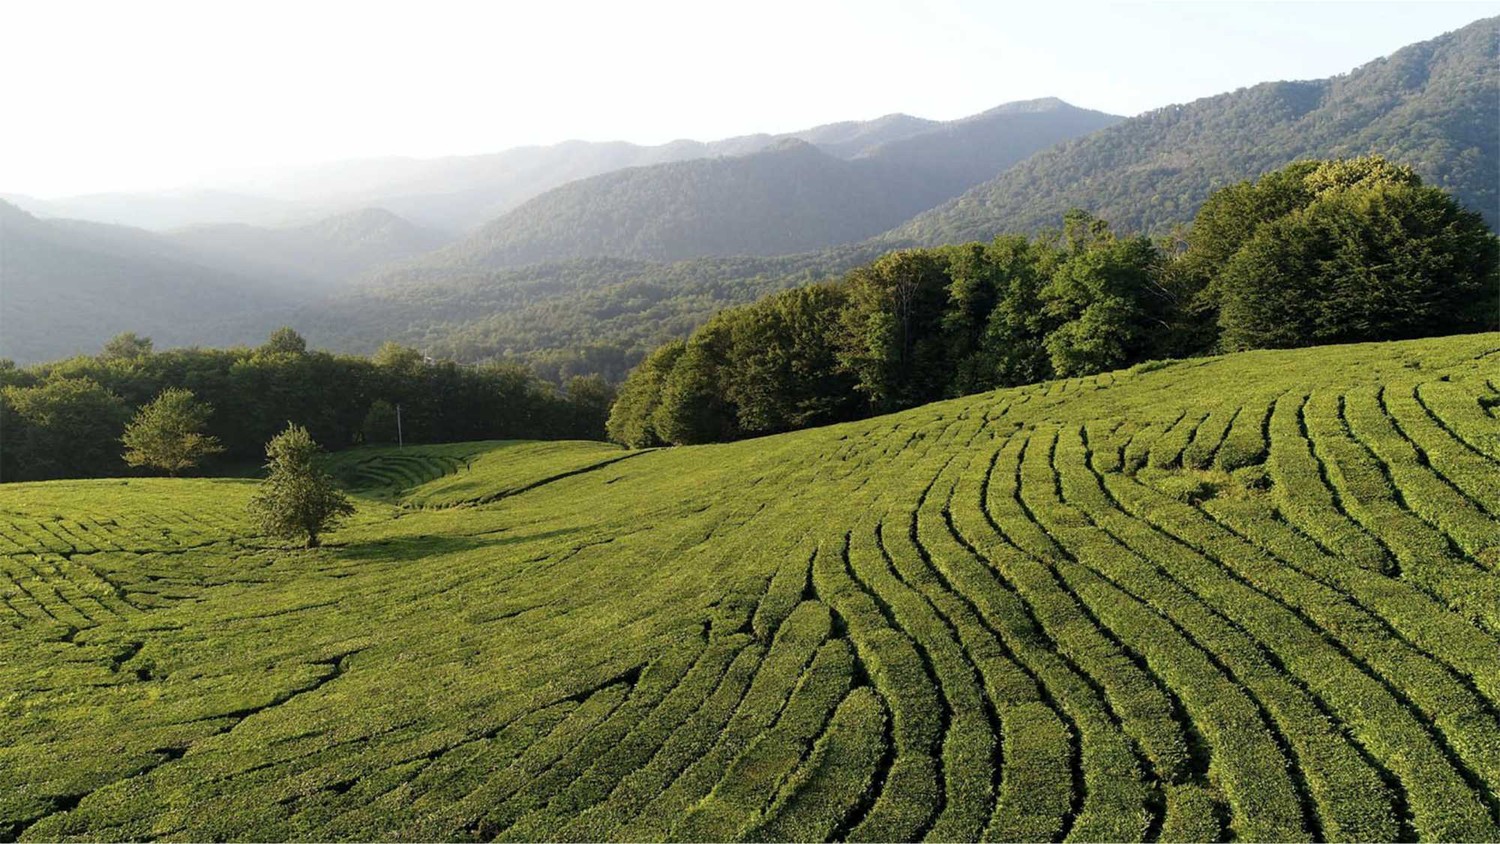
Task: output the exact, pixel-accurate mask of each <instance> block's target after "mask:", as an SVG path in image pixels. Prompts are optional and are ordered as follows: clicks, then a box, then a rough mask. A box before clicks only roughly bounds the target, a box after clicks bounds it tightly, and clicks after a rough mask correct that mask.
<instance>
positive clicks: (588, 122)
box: [0, 0, 1500, 198]
mask: <svg viewBox="0 0 1500 844" xmlns="http://www.w3.org/2000/svg"><path fill="white" fill-rule="evenodd" d="M1495 14H1500V0H1492V1H1491V2H1471V3H1436V2H1422V3H1208V2H1199V3H1115V4H1098V5H1091V4H1085V3H1082V2H1078V0H1047V1H1046V2H1028V3H1021V2H999V0H991V2H984V0H973V2H960V0H934V2H925V3H919V2H904V3H898V2H888V1H887V0H844V1H843V2H833V1H832V0H829V1H828V2H819V0H750V2H738V3H729V2H718V0H684V2H655V0H630V2H622V1H621V0H612V2H597V3H595V2H568V1H567V0H540V1H538V0H532V2H526V3H522V2H498V0H492V1H491V2H456V1H454V2H448V1H447V0H407V2H401V3H396V2H388V1H387V0H349V1H348V2H344V1H343V0H296V2H279V0H255V2H246V3H237V4H231V3H229V2H218V1H217V0H192V1H191V2H164V1H161V0H128V2H121V1H120V0H108V1H107V2H79V1H78V0H14V2H11V1H9V0H5V1H4V2H0V79H3V80H4V89H3V90H4V94H3V97H0V116H3V122H0V192H6V193H27V194H32V195H35V196H39V197H44V198H48V197H56V196H63V195H69V194H76V193H88V192H96V191H114V190H137V189H149V188H165V187H174V186H182V185H188V184H201V183H206V182H211V181H213V180H215V179H225V178H228V177H230V176H233V175H234V174H236V173H243V172H246V171H248V170H254V169H259V168H265V167H274V166H280V165H289V164H298V163H311V162H318V161H330V160H337V159H349V158H366V157H376V156H386V155H409V156H422V157H428V156H438V155H446V154H467V153H481V152H494V151H498V150H501V149H504V148H506V147H511V146H516V145H520V144H532V143H554V142H557V141H561V140H566V139H569V138H582V139H585V140H629V141H635V142H638V143H660V142H664V141H668V140H671V139H674V138H682V137H689V138H696V139H700V140H711V139H714V138H721V137H726V136H730V135H736V134H744V133H749V132H756V131H772V132H774V131H786V130H793V129H800V128H804V127H807V126H811V125H815V124H818V123H826V122H830V121H834V120H843V119H856V118H870V117H876V116H879V115H882V114H887V113H890V112H895V111H904V112H907V113H910V114H916V115H920V116H923V117H932V118H942V119H946V118H954V117H959V116H963V115H966V114H971V113H974V112H978V111H982V110H984V109H986V108H989V107H991V106H994V105H997V104H999V103H1002V102H1007V101H1010V100H1018V99H1028V98H1032V97H1042V96H1058V97H1062V98H1063V99H1065V100H1068V101H1069V102H1072V103H1074V104H1075V105H1080V106H1085V107H1089V108H1097V109H1101V110H1104V111H1110V112H1115V113H1119V114H1127V115H1128V114H1136V113H1139V112H1141V111H1145V110H1148V109H1151V108H1155V107H1158V106H1163V105H1167V104H1170V103H1176V102H1185V101H1189V100H1193V99H1196V98H1198V97H1203V96H1209V95H1212V94H1217V93H1221V92H1224V91H1228V90H1232V89H1234V88H1238V87H1243V86H1246V85H1252V84H1255V83H1257V82H1262V81H1266V80H1271V79H1308V78H1316V77H1323V76H1330V75H1333V74H1336V73H1341V72H1344V71H1347V70H1350V69H1352V68H1353V67H1355V66H1356V65H1359V64H1362V63H1363V62H1365V61H1368V60H1370V59H1373V58H1375V57H1377V56H1381V55H1386V54H1389V53H1390V52H1392V51H1394V50H1396V49H1397V48H1399V47H1401V46H1403V45H1405V44H1409V43H1412V42H1415V41H1421V40H1424V39H1427V38H1431V37H1433V36H1435V35H1438V34H1440V33H1443V32H1446V31H1449V30H1452V29H1456V28H1458V27H1460V26H1463V25H1464V24H1467V23H1469V22H1471V21H1474V20H1476V19H1478V18H1481V17H1485V16H1489V15H1495Z"/></svg>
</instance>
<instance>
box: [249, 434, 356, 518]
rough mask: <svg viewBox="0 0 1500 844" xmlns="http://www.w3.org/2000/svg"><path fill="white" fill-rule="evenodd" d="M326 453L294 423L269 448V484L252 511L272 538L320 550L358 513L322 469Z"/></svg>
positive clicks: (254, 498)
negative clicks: (331, 534) (319, 458)
mask: <svg viewBox="0 0 1500 844" xmlns="http://www.w3.org/2000/svg"><path fill="white" fill-rule="evenodd" d="M320 451H322V449H320V448H319V447H318V444H317V443H316V442H314V441H313V438H312V435H311V434H309V433H308V432H307V429H306V428H304V427H302V426H300V425H293V424H292V423H290V422H288V423H287V427H286V430H284V431H282V432H281V433H279V434H277V435H276V436H275V437H273V438H272V439H271V441H270V442H269V443H267V444H266V457H267V458H268V462H267V463H266V470H267V474H266V478H265V480H263V481H261V484H260V489H258V490H257V491H256V493H255V495H254V496H252V497H251V499H250V505H249V506H250V513H251V515H252V516H254V517H255V520H256V523H257V524H258V525H259V526H260V529H261V530H262V531H264V532H265V533H266V534H268V535H270V536H274V537H278V538H281V539H300V540H302V541H303V543H304V545H305V546H306V547H308V548H316V547H318V545H319V544H320V543H321V541H322V540H321V537H322V534H323V533H324V532H326V531H328V530H330V529H331V528H333V527H334V526H335V525H337V524H338V523H339V522H340V521H342V520H343V519H344V518H346V517H347V516H349V515H350V514H352V513H353V512H354V505H353V503H351V502H350V501H349V499H348V497H347V496H345V495H344V494H343V493H342V492H340V491H339V488H338V486H337V485H336V484H335V483H334V481H333V478H332V477H331V476H330V475H329V474H328V473H327V472H324V471H322V470H321V469H319V468H318V466H317V463H316V462H315V461H316V458H317V456H318V453H319V452H320Z"/></svg>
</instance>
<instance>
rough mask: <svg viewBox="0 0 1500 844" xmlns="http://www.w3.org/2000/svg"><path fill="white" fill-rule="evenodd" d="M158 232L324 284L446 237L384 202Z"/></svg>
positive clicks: (232, 261)
mask: <svg viewBox="0 0 1500 844" xmlns="http://www.w3.org/2000/svg"><path fill="white" fill-rule="evenodd" d="M162 236H163V237H164V238H166V239H168V240H170V241H171V242H172V243H175V244H177V245H178V246H181V247H182V248H183V249H185V250H187V251H188V252H190V253H192V254H193V255H194V256H196V257H198V258H200V259H201V260H203V261H204V262H205V263H209V264H211V265H214V266H222V267H226V268H233V269H235V270H236V271H238V272H242V273H247V274H253V275H255V276H256V277H259V278H266V279H272V280H276V281H282V282H294V283H298V284H310V285H313V286H315V287H320V288H325V289H331V288H334V287H337V286H339V285H340V284H342V283H345V282H348V281H351V280H354V279H356V278H358V277H360V276H362V275H363V274H365V273H367V272H369V271H371V270H373V269H375V268H376V267H380V266H384V265H386V264H390V263H393V262H397V261H402V260H405V259H408V258H411V257H414V256H416V255H420V254H422V253H425V252H430V251H432V250H434V249H437V248H438V247H440V246H442V245H443V244H444V243H446V242H447V241H448V238H447V237H445V236H444V235H442V234H440V233H438V232H436V231H432V230H430V229H424V228H422V227H420V226H417V225H414V224H412V223H411V222H409V221H407V220H405V219H402V218H401V217H399V216H397V215H395V214H393V213H391V212H390V211H387V210H386V209H384V208H362V209H360V210H358V211H350V212H348V213H344V214H338V215H335V216H332V217H327V218H325V219H322V220H318V221H315V222H312V223H306V224H303V225H300V226H288V227H284V228H264V227H259V226H248V225H243V224H238V223H225V224H219V225H212V226H194V227H192V228H186V229H179V230H177V231H172V232H167V233H165V234H164V235H162Z"/></svg>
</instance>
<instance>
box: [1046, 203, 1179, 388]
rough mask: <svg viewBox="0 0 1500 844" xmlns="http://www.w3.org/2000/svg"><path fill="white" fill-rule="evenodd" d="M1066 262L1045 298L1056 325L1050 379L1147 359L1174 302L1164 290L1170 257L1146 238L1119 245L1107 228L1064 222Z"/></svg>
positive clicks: (1050, 339)
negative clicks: (1051, 375)
mask: <svg viewBox="0 0 1500 844" xmlns="http://www.w3.org/2000/svg"><path fill="white" fill-rule="evenodd" d="M1064 225H1065V228H1064V231H1063V237H1064V239H1065V242H1066V250H1067V251H1066V257H1065V258H1064V259H1063V260H1062V261H1061V263H1060V264H1059V265H1058V267H1057V269H1056V270H1055V271H1054V272H1053V273H1052V276H1051V278H1050V279H1049V280H1048V282H1047V285H1046V286H1045V287H1043V288H1042V290H1041V294H1040V296H1041V300H1042V303H1043V307H1044V309H1045V311H1046V312H1047V314H1048V315H1049V316H1050V317H1052V318H1053V320H1055V322H1054V325H1055V326H1056V327H1055V328H1053V330H1052V331H1051V333H1049V334H1048V335H1047V337H1046V340H1045V341H1044V342H1045V345H1046V347H1047V353H1048V356H1049V357H1050V358H1051V361H1052V371H1053V372H1054V373H1055V374H1057V375H1059V376H1062V377H1071V376H1076V375H1091V374H1093V373H1095V372H1102V371H1104V370H1107V369H1115V368H1118V367H1121V366H1125V365H1127V364H1128V363H1134V362H1137V361H1140V360H1142V359H1145V358H1149V357H1151V356H1153V355H1152V353H1154V352H1157V351H1160V349H1159V348H1158V347H1157V346H1156V344H1155V343H1153V340H1154V339H1155V338H1157V337H1159V336H1160V335H1161V330H1162V329H1163V328H1164V327H1165V326H1166V325H1167V320H1168V318H1169V315H1170V313H1171V311H1172V310H1173V307H1174V306H1175V305H1176V302H1175V301H1173V300H1172V299H1171V298H1170V297H1169V296H1168V295H1165V294H1166V291H1165V289H1164V287H1163V286H1162V285H1161V284H1160V282H1158V278H1159V277H1160V276H1161V275H1162V274H1163V273H1162V266H1163V264H1164V263H1165V259H1164V256H1163V255H1162V254H1161V253H1160V251H1159V250H1158V249H1157V248H1156V246H1155V244H1153V243H1151V241H1149V240H1147V239H1146V238H1143V237H1135V238H1129V239H1126V240H1120V239H1117V238H1115V237H1114V235H1113V234H1112V233H1111V232H1110V231H1109V227H1108V226H1107V225H1106V224H1104V223H1103V221H1100V220H1095V219H1093V218H1092V217H1090V216H1089V215H1087V214H1082V213H1077V212H1075V213H1073V214H1070V215H1069V217H1068V218H1067V219H1066V220H1065V221H1064Z"/></svg>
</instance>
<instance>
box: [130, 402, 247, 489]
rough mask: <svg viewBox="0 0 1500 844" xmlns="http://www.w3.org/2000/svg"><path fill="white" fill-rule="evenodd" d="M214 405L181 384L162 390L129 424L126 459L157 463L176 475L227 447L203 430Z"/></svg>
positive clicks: (172, 474) (141, 463)
mask: <svg viewBox="0 0 1500 844" xmlns="http://www.w3.org/2000/svg"><path fill="white" fill-rule="evenodd" d="M213 412H214V409H213V407H211V406H209V405H206V404H201V403H199V402H198V401H195V400H194V397H193V391H192V390H184V389H180V388H177V387H173V388H169V389H166V390H162V391H161V394H160V395H158V396H157V397H156V398H155V399H153V400H152V401H151V402H150V403H149V404H145V405H142V407H141V409H140V410H139V411H138V412H137V413H136V414H135V418H134V419H132V420H131V421H130V424H129V425H126V426H125V435H124V436H123V437H121V438H120V441H121V442H123V443H125V462H126V463H127V464H128V465H131V466H153V467H155V468H157V469H164V470H166V473H167V474H168V475H170V476H172V477H176V476H177V473H178V472H181V471H182V470H183V469H191V468H193V467H194V466H197V465H198V461H200V460H202V459H203V458H205V457H207V456H209V455H210V454H218V453H219V452H221V451H223V450H224V447H223V446H221V445H219V440H218V438H216V437H210V436H208V435H207V434H205V433H203V429H204V427H206V426H207V425H208V417H209V416H210V415H212V414H213Z"/></svg>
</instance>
